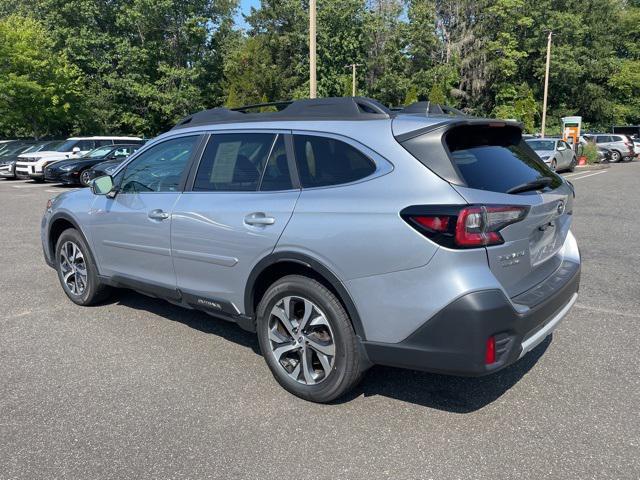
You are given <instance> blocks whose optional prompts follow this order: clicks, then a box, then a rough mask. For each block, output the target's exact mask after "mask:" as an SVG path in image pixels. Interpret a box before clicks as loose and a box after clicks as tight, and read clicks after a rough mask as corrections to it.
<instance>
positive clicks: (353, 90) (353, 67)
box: [344, 63, 362, 97]
mask: <svg viewBox="0 0 640 480" xmlns="http://www.w3.org/2000/svg"><path fill="white" fill-rule="evenodd" d="M360 66H362V64H361V63H351V64H349V65H345V66H344V68H350V69H351V96H353V97H355V96H356V68H357V67H360Z"/></svg>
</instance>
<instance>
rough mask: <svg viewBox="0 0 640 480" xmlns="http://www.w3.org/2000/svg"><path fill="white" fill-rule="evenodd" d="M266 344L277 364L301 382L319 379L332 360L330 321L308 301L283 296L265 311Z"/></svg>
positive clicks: (333, 349)
mask: <svg viewBox="0 0 640 480" xmlns="http://www.w3.org/2000/svg"><path fill="white" fill-rule="evenodd" d="M268 325H269V345H270V347H271V354H272V355H273V356H274V358H275V360H276V363H277V365H278V366H279V368H281V369H282V370H283V371H284V372H285V373H286V374H287V375H288V376H289V377H290V378H291V379H293V380H295V381H296V382H298V383H301V384H303V385H315V384H318V383H320V382H323V381H324V380H326V379H327V377H328V376H329V375H330V374H331V370H332V369H333V366H334V363H335V355H336V346H335V343H334V335H333V331H332V329H331V325H330V324H329V321H328V320H327V317H326V316H325V314H324V313H323V312H322V310H320V308H319V307H318V306H317V305H316V304H315V303H313V302H312V301H310V300H308V299H306V298H302V297H298V296H287V297H284V298H282V299H281V300H279V301H278V302H277V303H276V304H275V305H274V306H273V308H272V309H271V313H270V314H269V324H268Z"/></svg>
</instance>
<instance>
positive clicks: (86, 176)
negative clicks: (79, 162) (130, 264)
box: [80, 168, 91, 187]
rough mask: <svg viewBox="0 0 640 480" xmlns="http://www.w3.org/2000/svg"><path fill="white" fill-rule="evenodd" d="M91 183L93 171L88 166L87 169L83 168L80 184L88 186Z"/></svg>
mask: <svg viewBox="0 0 640 480" xmlns="http://www.w3.org/2000/svg"><path fill="white" fill-rule="evenodd" d="M90 183H91V172H90V171H89V169H88V168H87V169H86V170H83V171H82V172H80V185H82V186H83V187H88V186H89V184H90Z"/></svg>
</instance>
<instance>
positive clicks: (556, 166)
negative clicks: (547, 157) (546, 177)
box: [551, 159, 558, 172]
mask: <svg viewBox="0 0 640 480" xmlns="http://www.w3.org/2000/svg"><path fill="white" fill-rule="evenodd" d="M557 169H558V162H556V160H555V159H553V160H551V170H553V171H554V172H555V171H556V170H557Z"/></svg>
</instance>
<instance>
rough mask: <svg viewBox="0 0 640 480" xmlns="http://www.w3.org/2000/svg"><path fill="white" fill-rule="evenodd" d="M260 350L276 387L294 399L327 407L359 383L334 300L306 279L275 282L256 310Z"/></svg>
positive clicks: (353, 349)
mask: <svg viewBox="0 0 640 480" xmlns="http://www.w3.org/2000/svg"><path fill="white" fill-rule="evenodd" d="M257 330H258V341H259V343H260V349H261V351H262V354H263V355H264V357H265V360H266V362H267V365H268V366H269V368H270V369H271V372H272V374H273V376H274V377H275V378H276V380H277V381H278V383H280V385H282V387H284V388H285V389H286V390H288V391H289V392H291V393H293V394H294V395H297V396H298V397H301V398H304V399H305V400H310V401H313V402H330V401H331V400H334V399H336V398H338V397H340V396H341V395H343V394H345V393H346V392H347V391H349V390H350V389H351V388H353V386H355V385H356V384H357V383H358V381H359V380H360V377H361V373H362V365H361V363H362V362H361V358H360V353H359V348H358V343H357V338H356V335H355V332H354V331H353V327H352V325H351V322H350V321H349V317H348V315H347V313H346V312H345V310H344V308H343V307H342V305H341V303H340V301H339V300H338V299H337V298H336V296H335V295H334V294H333V293H332V292H331V291H329V290H328V289H327V288H326V287H325V286H324V285H322V284H321V283H319V282H317V281H316V280H313V279H311V278H308V277H303V276H299V275H291V276H287V277H284V278H282V279H280V280H278V281H277V282H275V283H274V284H273V285H271V287H269V289H268V290H267V292H266V293H265V294H264V297H263V298H262V300H261V301H260V304H259V305H258V309H257Z"/></svg>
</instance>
